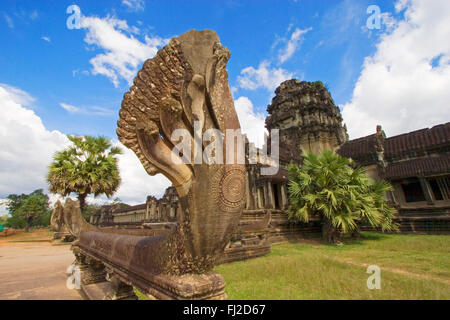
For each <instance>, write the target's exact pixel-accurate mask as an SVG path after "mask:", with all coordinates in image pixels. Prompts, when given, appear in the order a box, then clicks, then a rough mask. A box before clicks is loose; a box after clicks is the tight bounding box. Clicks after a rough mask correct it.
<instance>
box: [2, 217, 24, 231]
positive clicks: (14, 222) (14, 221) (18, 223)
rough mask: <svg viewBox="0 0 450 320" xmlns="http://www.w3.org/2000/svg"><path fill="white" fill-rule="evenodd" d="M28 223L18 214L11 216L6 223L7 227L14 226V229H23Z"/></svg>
mask: <svg viewBox="0 0 450 320" xmlns="http://www.w3.org/2000/svg"><path fill="white" fill-rule="evenodd" d="M26 225H27V222H26V221H25V220H24V219H22V218H20V217H18V216H11V217H9V218H8V220H7V222H6V224H5V226H6V227H10V228H14V229H23V228H25V226H26Z"/></svg>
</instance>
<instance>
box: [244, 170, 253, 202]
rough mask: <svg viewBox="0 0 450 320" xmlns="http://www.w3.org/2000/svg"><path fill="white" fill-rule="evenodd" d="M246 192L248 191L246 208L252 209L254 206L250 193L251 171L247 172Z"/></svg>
mask: <svg viewBox="0 0 450 320" xmlns="http://www.w3.org/2000/svg"><path fill="white" fill-rule="evenodd" d="M245 180H246V181H245V192H246V193H247V197H246V202H245V209H247V210H248V209H250V208H251V207H252V204H251V195H250V184H249V182H250V172H248V173H247V179H245Z"/></svg>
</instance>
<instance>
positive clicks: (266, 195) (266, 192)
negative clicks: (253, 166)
mask: <svg viewBox="0 0 450 320" xmlns="http://www.w3.org/2000/svg"><path fill="white" fill-rule="evenodd" d="M263 190H264V196H263V199H264V201H263V208H264V209H269V208H270V206H269V190H267V183H264V185H263Z"/></svg>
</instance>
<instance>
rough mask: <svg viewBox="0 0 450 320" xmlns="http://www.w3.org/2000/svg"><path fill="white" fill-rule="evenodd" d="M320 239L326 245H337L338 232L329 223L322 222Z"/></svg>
mask: <svg viewBox="0 0 450 320" xmlns="http://www.w3.org/2000/svg"><path fill="white" fill-rule="evenodd" d="M322 238H323V239H324V240H325V241H326V242H327V243H328V244H338V232H337V230H336V228H335V227H334V226H333V224H332V223H331V221H324V222H323V224H322Z"/></svg>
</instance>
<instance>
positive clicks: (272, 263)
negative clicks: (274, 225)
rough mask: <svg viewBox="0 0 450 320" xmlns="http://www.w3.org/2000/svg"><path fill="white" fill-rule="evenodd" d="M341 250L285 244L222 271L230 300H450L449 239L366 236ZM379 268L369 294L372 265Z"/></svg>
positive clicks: (438, 237) (432, 236)
mask: <svg viewBox="0 0 450 320" xmlns="http://www.w3.org/2000/svg"><path fill="white" fill-rule="evenodd" d="M363 236H364V238H363V239H361V240H358V241H350V242H346V243H345V245H343V246H327V245H322V244H320V243H317V244H316V243H312V244H311V242H309V243H300V242H298V243H283V244H278V245H273V246H272V253H270V254H269V255H267V256H265V257H261V258H256V259H252V260H247V261H241V262H233V263H228V264H224V265H220V266H218V267H216V268H215V271H217V272H218V273H220V274H222V275H223V276H224V278H225V281H226V283H227V286H226V289H225V290H226V292H227V295H228V298H229V299H450V236H447V235H385V234H378V233H364V234H363ZM373 264H374V265H378V266H379V267H380V268H381V289H380V290H376V289H375V290H369V289H368V288H367V285H366V282H367V278H368V277H369V276H370V275H369V274H367V273H366V269H367V266H368V265H373Z"/></svg>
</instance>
